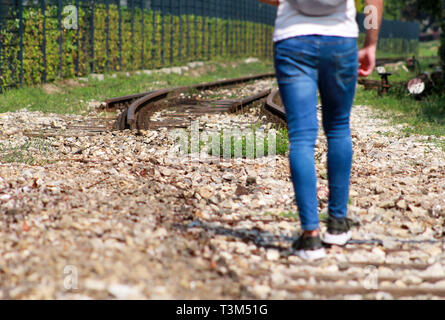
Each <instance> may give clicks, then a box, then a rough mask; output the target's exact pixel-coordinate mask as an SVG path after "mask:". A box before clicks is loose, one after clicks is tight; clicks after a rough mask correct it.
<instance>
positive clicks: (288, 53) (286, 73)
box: [274, 39, 317, 83]
mask: <svg viewBox="0 0 445 320" xmlns="http://www.w3.org/2000/svg"><path fill="white" fill-rule="evenodd" d="M311 49H312V48H310V45H309V44H308V43H306V41H297V40H296V39H292V40H291V39H289V40H284V41H283V42H281V43H277V44H276V45H275V46H274V62H275V72H276V77H277V81H278V83H291V82H295V80H296V79H298V78H299V77H301V76H304V75H310V74H312V73H313V68H315V63H316V61H317V57H316V54H315V53H314V52H313V50H311Z"/></svg>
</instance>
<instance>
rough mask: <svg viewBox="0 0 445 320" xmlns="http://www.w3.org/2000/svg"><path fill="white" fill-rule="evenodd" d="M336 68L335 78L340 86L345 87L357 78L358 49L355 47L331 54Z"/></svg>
mask: <svg viewBox="0 0 445 320" xmlns="http://www.w3.org/2000/svg"><path fill="white" fill-rule="evenodd" d="M333 56H334V59H335V67H336V78H337V82H338V83H339V84H340V85H343V86H347V85H348V84H350V83H351V82H353V81H355V80H356V79H357V76H358V49H357V45H356V44H354V46H352V47H350V48H349V49H347V50H345V51H343V52H335V53H334V54H333Z"/></svg>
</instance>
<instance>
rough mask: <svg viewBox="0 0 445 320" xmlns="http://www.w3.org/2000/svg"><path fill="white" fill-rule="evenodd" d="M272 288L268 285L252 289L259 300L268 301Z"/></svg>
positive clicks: (255, 286)
mask: <svg viewBox="0 0 445 320" xmlns="http://www.w3.org/2000/svg"><path fill="white" fill-rule="evenodd" d="M270 290H271V289H270V287H269V286H266V285H259V284H257V285H254V287H253V288H252V293H253V294H254V295H256V296H257V297H258V298H259V299H266V298H267V296H268V295H269V293H270Z"/></svg>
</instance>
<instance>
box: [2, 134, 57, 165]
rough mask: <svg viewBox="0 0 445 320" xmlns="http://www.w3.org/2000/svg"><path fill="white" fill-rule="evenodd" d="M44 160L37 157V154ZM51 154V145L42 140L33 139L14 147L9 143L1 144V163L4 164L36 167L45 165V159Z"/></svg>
mask: <svg viewBox="0 0 445 320" xmlns="http://www.w3.org/2000/svg"><path fill="white" fill-rule="evenodd" d="M36 151H37V152H38V153H39V156H43V159H39V158H40V157H36V156H35V152H36ZM50 152H51V147H50V145H49V143H48V142H47V141H45V140H42V139H38V138H37V139H31V140H29V141H27V142H25V143H23V144H21V145H17V146H12V145H10V144H8V143H6V144H5V143H0V162H2V163H24V164H29V165H35V164H38V163H40V164H41V163H45V162H46V159H45V157H46V156H47V155H48V154H49V153H50Z"/></svg>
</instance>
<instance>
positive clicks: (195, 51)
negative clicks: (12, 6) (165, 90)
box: [0, 4, 273, 88]
mask: <svg viewBox="0 0 445 320" xmlns="http://www.w3.org/2000/svg"><path fill="white" fill-rule="evenodd" d="M108 14H109V33H108V34H109V36H108V48H109V50H108V53H107V45H106V38H107V32H106V30H107V8H106V7H105V5H98V4H97V5H96V6H95V8H94V60H92V49H91V36H90V34H91V32H90V24H91V23H90V21H91V17H92V10H88V11H86V10H85V9H83V8H80V9H79V22H78V25H79V28H80V29H79V32H78V31H77V30H66V29H64V30H63V38H62V39H63V41H62V47H63V50H62V52H63V54H62V71H61V74H59V73H60V57H59V36H60V31H59V25H58V20H57V6H48V7H47V8H46V12H45V16H46V18H45V19H44V17H43V15H42V13H41V11H40V9H38V8H32V7H31V8H29V7H28V8H24V10H23V24H24V35H23V84H25V85H30V84H36V83H41V82H42V80H43V78H44V74H45V64H44V58H43V52H42V51H43V50H42V45H43V41H44V34H43V23H44V21H45V27H46V80H47V81H52V80H55V79H56V78H58V77H59V76H62V77H73V76H75V75H76V61H78V63H79V74H78V75H79V76H83V75H87V74H88V73H90V71H91V70H90V64H91V63H93V65H94V72H107V71H112V70H116V71H132V70H138V69H142V68H146V69H153V68H160V67H164V66H170V65H180V64H183V63H185V62H189V61H193V60H208V59H214V58H215V57H218V56H224V57H229V56H230V57H242V56H258V57H271V55H272V32H273V27H272V26H269V25H262V24H259V23H254V22H248V21H238V20H223V19H220V18H209V17H201V16H194V15H187V16H185V15H183V16H170V15H164V16H162V15H161V13H160V12H157V11H151V10H144V12H142V10H141V9H139V8H135V9H134V10H133V11H131V10H130V9H127V8H122V9H121V15H122V24H121V28H122V29H121V30H122V51H120V50H119V32H118V29H119V12H118V8H117V6H115V5H110V6H109V8H108ZM142 14H143V15H144V19H143V21H144V24H143V28H142ZM132 19H134V20H133V21H134V25H133V28H132V24H131V21H132ZM181 20H182V33H181V32H180V21H181ZM18 29H19V21H18V20H9V21H7V22H6V25H5V27H4V28H3V30H1V31H0V36H1V39H2V43H1V45H0V46H1V55H0V63H1V67H0V68H1V69H0V75H1V78H0V87H1V88H4V87H7V86H14V85H17V84H19V75H20V61H19V51H20V49H19V40H18ZM142 29H144V37H142V34H143V33H142ZM162 30H163V32H162ZM78 34H79V35H78ZM78 37H79V39H77V38H78ZM226 37H228V39H227V43H228V45H226ZM77 40H79V48H78V47H77ZM266 42H268V43H267V44H266ZM195 46H196V48H195ZM142 48H143V50H142ZM266 48H267V50H266ZM120 52H121V55H122V56H120ZM120 60H122V65H120Z"/></svg>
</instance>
